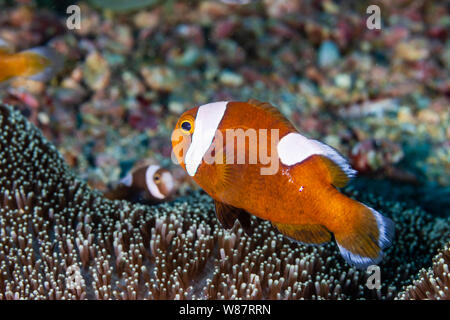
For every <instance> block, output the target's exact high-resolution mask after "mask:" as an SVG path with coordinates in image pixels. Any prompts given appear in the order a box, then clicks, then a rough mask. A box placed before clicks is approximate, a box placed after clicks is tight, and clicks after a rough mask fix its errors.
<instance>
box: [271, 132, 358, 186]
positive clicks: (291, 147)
mask: <svg viewBox="0 0 450 320" xmlns="http://www.w3.org/2000/svg"><path fill="white" fill-rule="evenodd" d="M277 151H278V156H279V157H280V161H281V162H282V163H283V164H285V165H287V166H292V165H294V164H296V163H299V162H302V161H303V160H305V159H307V158H308V157H310V156H312V155H315V154H318V155H323V156H325V157H327V158H329V159H330V160H332V161H333V162H334V163H336V164H337V165H338V166H339V167H340V168H341V169H342V170H343V171H344V172H345V173H346V174H347V176H348V177H350V178H351V177H353V176H354V175H355V174H356V171H355V170H353V169H352V167H351V166H350V164H349V163H348V161H347V160H346V159H345V158H344V157H343V156H341V155H340V154H339V153H338V152H337V151H336V150H334V149H333V148H331V147H330V146H328V145H326V144H324V143H322V142H320V141H317V140H313V139H308V138H306V137H304V136H302V135H301V134H300V133H289V134H287V135H285V136H284V137H283V138H281V140H280V142H278V145H277Z"/></svg>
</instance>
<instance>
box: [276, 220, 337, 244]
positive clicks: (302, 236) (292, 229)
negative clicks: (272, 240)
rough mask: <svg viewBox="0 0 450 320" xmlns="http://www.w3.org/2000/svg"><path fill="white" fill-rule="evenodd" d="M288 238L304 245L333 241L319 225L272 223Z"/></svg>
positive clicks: (327, 232)
mask: <svg viewBox="0 0 450 320" xmlns="http://www.w3.org/2000/svg"><path fill="white" fill-rule="evenodd" d="M272 224H273V225H274V226H275V227H276V228H277V229H278V231H280V232H281V233H282V234H284V235H285V236H287V237H288V238H290V239H292V240H294V241H298V242H301V243H303V244H322V243H325V242H330V241H331V233H330V232H329V231H328V230H327V229H326V228H325V227H324V226H321V225H319V224H283V223H274V222H273V223H272Z"/></svg>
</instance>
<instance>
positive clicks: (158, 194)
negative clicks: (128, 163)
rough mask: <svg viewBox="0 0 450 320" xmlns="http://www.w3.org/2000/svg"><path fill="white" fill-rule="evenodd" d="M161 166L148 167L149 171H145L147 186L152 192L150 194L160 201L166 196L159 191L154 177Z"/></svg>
mask: <svg viewBox="0 0 450 320" xmlns="http://www.w3.org/2000/svg"><path fill="white" fill-rule="evenodd" d="M159 168H160V167H159V166H157V165H151V166H148V168H147V171H145V183H146V185H147V188H148V191H150V194H151V195H152V196H154V197H155V198H158V199H164V195H163V194H162V193H161V192H160V191H159V188H158V186H157V185H156V183H155V181H153V176H154V175H155V172H156V171H158V170H159Z"/></svg>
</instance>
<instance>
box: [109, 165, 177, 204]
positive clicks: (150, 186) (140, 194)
mask: <svg viewBox="0 0 450 320" xmlns="http://www.w3.org/2000/svg"><path fill="white" fill-rule="evenodd" d="M174 189H175V181H174V178H173V176H172V174H171V173H170V171H169V170H167V169H164V168H161V167H160V166H159V165H155V164H152V165H144V166H139V167H137V168H136V169H134V170H132V171H131V172H130V173H128V174H127V175H126V176H125V177H124V178H123V179H121V180H120V181H119V183H118V185H117V186H116V187H115V188H114V189H112V190H111V191H109V192H107V193H106V194H105V196H106V197H107V198H109V199H111V200H128V201H132V202H145V203H152V204H154V203H159V202H163V201H166V200H167V199H169V198H170V196H171V195H172V193H173V191H174Z"/></svg>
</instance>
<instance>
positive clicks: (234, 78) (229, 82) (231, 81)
mask: <svg viewBox="0 0 450 320" xmlns="http://www.w3.org/2000/svg"><path fill="white" fill-rule="evenodd" d="M219 81H220V83H222V84H224V85H226V86H230V87H238V86H240V85H242V83H243V82H244V78H242V76H241V75H240V74H237V73H234V72H231V71H222V72H221V73H220V75H219Z"/></svg>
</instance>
